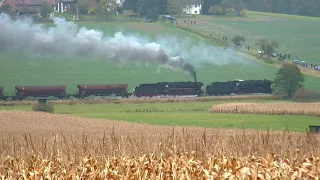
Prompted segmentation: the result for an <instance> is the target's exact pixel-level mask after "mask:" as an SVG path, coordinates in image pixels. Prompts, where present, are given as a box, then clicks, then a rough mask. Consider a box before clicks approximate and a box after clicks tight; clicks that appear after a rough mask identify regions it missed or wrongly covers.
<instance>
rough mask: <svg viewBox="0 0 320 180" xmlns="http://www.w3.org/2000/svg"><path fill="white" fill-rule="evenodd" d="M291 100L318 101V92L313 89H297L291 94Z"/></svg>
mask: <svg viewBox="0 0 320 180" xmlns="http://www.w3.org/2000/svg"><path fill="white" fill-rule="evenodd" d="M293 101H295V102H319V101H320V93H319V92H314V91H308V90H307V89H305V88H300V89H298V90H297V91H296V92H295V93H294V94H293Z"/></svg>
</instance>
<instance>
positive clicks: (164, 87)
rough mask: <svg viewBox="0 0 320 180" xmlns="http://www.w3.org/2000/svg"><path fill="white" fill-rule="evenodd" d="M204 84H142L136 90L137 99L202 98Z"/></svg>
mask: <svg viewBox="0 0 320 180" xmlns="http://www.w3.org/2000/svg"><path fill="white" fill-rule="evenodd" d="M202 86H203V83H202V82H191V81H189V82H158V83H155V84H140V85H139V86H137V87H136V88H135V91H134V94H135V95H136V96H137V97H153V96H187V95H193V96H200V95H201V94H202V93H203V92H202V90H201V87H202Z"/></svg>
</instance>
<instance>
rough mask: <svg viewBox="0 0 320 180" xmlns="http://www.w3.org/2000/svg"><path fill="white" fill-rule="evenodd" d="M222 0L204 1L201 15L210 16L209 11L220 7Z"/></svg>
mask: <svg viewBox="0 0 320 180" xmlns="http://www.w3.org/2000/svg"><path fill="white" fill-rule="evenodd" d="M221 1H222V0H203V1H202V7H201V14H209V9H210V8H211V7H212V6H215V5H219V4H220V3H221Z"/></svg>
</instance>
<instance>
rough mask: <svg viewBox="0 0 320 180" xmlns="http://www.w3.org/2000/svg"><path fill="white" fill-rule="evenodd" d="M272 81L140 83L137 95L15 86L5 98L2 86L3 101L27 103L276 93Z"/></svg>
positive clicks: (109, 89)
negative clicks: (85, 99)
mask: <svg viewBox="0 0 320 180" xmlns="http://www.w3.org/2000/svg"><path fill="white" fill-rule="evenodd" d="M272 84H273V82H272V81H270V80H267V79H264V80H233V81H226V82H212V83H211V84H209V85H207V86H206V90H205V91H203V90H202V89H201V88H202V86H203V85H204V84H203V82H191V81H188V82H157V83H153V84H140V85H138V86H136V87H135V89H134V92H133V93H129V92H128V84H98V85H94V84H85V85H77V88H78V92H77V93H76V94H67V92H66V88H67V86H66V85H58V86H15V95H13V96H5V95H4V87H1V86H0V99H1V100H7V99H9V98H10V99H13V100H23V99H26V98H30V97H33V98H49V97H55V98H59V99H66V98H69V97H71V96H73V97H75V98H85V97H88V96H112V95H113V96H120V97H129V96H130V95H134V96H136V97H154V96H197V97H199V96H217V95H230V94H252V93H267V94H270V93H271V92H272V89H271V85H272Z"/></svg>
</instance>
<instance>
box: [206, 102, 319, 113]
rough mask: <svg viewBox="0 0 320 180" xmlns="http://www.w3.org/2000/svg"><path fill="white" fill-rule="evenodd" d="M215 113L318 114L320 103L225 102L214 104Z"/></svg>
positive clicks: (213, 110)
mask: <svg viewBox="0 0 320 180" xmlns="http://www.w3.org/2000/svg"><path fill="white" fill-rule="evenodd" d="M210 110H211V112H215V113H243V114H268V115H309V116H320V103H264V104H262V103H227V104H219V105H214V106H212V108H211V109H210Z"/></svg>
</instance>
